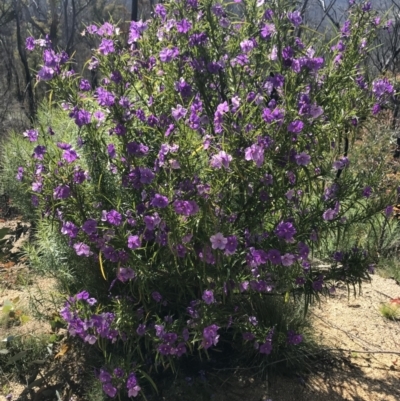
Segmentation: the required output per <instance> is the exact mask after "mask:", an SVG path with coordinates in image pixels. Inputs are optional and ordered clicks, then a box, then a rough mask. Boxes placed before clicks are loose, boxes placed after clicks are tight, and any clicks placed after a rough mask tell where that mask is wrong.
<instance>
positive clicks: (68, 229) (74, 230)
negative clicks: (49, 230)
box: [61, 221, 79, 238]
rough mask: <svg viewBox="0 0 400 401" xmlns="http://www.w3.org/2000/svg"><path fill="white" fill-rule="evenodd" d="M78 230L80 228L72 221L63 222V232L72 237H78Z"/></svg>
mask: <svg viewBox="0 0 400 401" xmlns="http://www.w3.org/2000/svg"><path fill="white" fill-rule="evenodd" d="M78 232H79V228H78V227H77V226H76V225H75V224H74V223H72V222H71V221H67V222H65V223H63V225H62V227H61V234H63V235H68V236H69V237H70V238H76V236H77V235H78Z"/></svg>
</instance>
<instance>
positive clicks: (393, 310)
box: [379, 303, 400, 320]
mask: <svg viewBox="0 0 400 401" xmlns="http://www.w3.org/2000/svg"><path fill="white" fill-rule="evenodd" d="M379 312H380V313H381V315H382V316H383V317H384V318H386V319H389V320H399V319H400V305H398V304H395V303H385V304H382V305H381V306H380V307H379Z"/></svg>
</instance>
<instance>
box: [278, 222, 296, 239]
mask: <svg viewBox="0 0 400 401" xmlns="http://www.w3.org/2000/svg"><path fill="white" fill-rule="evenodd" d="M296 232H297V231H296V228H295V227H294V226H293V224H292V223H290V222H288V221H286V222H285V221H281V222H280V223H279V224H278V225H277V227H276V229H275V234H276V235H277V237H279V238H280V239H283V240H285V241H286V242H293V241H294V238H293V237H294V235H295V234H296Z"/></svg>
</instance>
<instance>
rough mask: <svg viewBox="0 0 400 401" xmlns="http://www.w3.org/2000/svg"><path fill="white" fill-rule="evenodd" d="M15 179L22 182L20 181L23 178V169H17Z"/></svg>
mask: <svg viewBox="0 0 400 401" xmlns="http://www.w3.org/2000/svg"><path fill="white" fill-rule="evenodd" d="M15 178H16V179H17V180H18V181H22V179H23V178H24V168H23V167H18V172H17V175H16V176H15Z"/></svg>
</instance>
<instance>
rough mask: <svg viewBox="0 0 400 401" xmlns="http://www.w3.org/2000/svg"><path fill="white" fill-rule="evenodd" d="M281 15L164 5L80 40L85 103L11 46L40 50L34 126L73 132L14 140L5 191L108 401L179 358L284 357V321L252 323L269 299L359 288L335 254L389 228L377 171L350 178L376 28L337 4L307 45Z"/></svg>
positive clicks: (298, 337)
mask: <svg viewBox="0 0 400 401" xmlns="http://www.w3.org/2000/svg"><path fill="white" fill-rule="evenodd" d="M291 4H292V3H288V2H285V1H281V0H279V1H273V2H265V3H264V1H262V0H258V1H253V0H250V1H247V0H246V1H242V2H239V3H236V4H219V3H215V2H213V1H211V0H185V1H172V2H170V3H167V4H158V5H156V6H155V10H154V18H153V19H152V20H150V21H146V22H143V21H139V22H132V23H131V25H130V29H129V32H123V31H121V30H120V29H119V28H118V27H117V26H114V25H111V24H109V23H105V24H104V25H102V26H94V25H91V26H88V27H87V29H86V30H85V34H86V35H93V36H94V37H95V38H97V42H98V47H97V48H96V49H95V50H94V53H93V56H92V58H91V59H90V60H89V61H88V63H87V68H88V69H89V70H91V71H92V73H95V74H97V76H98V77H99V79H100V81H101V85H100V86H98V87H95V88H92V86H91V84H90V82H89V81H88V80H87V79H85V78H84V77H82V76H80V75H79V74H77V73H75V72H74V71H73V69H72V68H73V63H72V61H70V60H68V57H67V55H66V54H65V53H63V52H57V51H56V49H53V48H52V46H51V43H49V41H48V40H47V39H40V40H35V39H33V38H28V39H27V47H28V48H29V49H30V50H32V51H42V52H43V61H44V65H43V67H42V68H41V69H40V70H39V72H38V79H39V80H42V81H47V82H48V85H49V90H50V96H49V98H50V100H51V101H52V104H51V105H50V106H48V107H49V110H50V111H49V112H50V113H57V115H60V121H67V122H68V121H69V122H71V123H72V126H71V125H70V124H67V123H66V124H65V128H63V126H62V125H60V124H59V126H58V127H57V129H55V128H54V126H49V125H46V124H45V123H43V122H42V123H41V124H38V126H37V127H35V128H33V129H31V130H28V131H26V132H25V133H24V137H25V138H24V140H25V141H26V143H27V144H28V145H27V146H28V147H29V146H30V151H29V152H28V155H29V157H24V158H21V157H20V158H18V161H20V162H21V165H20V166H19V168H18V171H16V173H17V179H18V182H19V184H18V185H19V187H18V188H20V190H21V189H22V188H23V189H24V193H26V194H29V197H30V198H31V202H32V205H33V207H34V208H35V210H36V219H39V220H40V219H45V220H48V221H49V222H51V225H49V224H43V223H41V224H40V225H39V226H40V227H50V226H52V227H53V231H51V232H52V235H58V236H59V237H63V238H64V243H65V244H68V246H69V248H70V250H71V251H72V252H73V253H74V254H75V256H76V257H75V258H71V260H70V263H71V264H74V266H71V270H70V271H69V274H70V275H72V276H73V275H74V273H73V271H74V269H78V268H79V275H78V276H79V278H80V280H82V281H80V282H79V285H80V286H81V288H80V289H81V290H82V291H80V292H79V293H78V294H76V295H74V294H70V295H71V296H70V297H69V298H68V301H67V302H66V304H65V306H64V308H63V309H62V311H61V315H62V317H63V319H64V320H65V321H66V323H67V325H68V329H69V332H70V334H71V335H73V336H78V337H80V338H81V339H82V340H83V341H85V342H87V343H88V344H91V345H97V346H98V347H100V348H101V349H102V350H103V352H104V355H105V357H106V360H105V365H104V367H103V368H102V369H101V370H100V371H99V380H100V381H101V382H102V386H103V390H104V392H105V393H106V394H107V395H108V396H110V397H114V396H115V395H116V394H117V392H120V393H121V394H122V393H125V394H127V395H128V396H129V397H136V396H137V395H138V394H139V393H140V391H141V388H140V385H141V384H140V382H141V379H142V378H143V377H145V378H146V379H147V380H150V381H151V378H150V376H149V374H148V372H150V371H151V367H152V366H156V367H157V366H160V365H162V366H173V365H174V363H175V361H176V360H179V358H182V357H184V356H185V355H187V354H193V355H195V354H199V355H200V356H201V355H203V354H205V355H208V353H209V352H210V350H213V349H216V348H218V347H223V346H225V345H227V344H230V345H232V346H234V347H235V348H236V349H239V350H241V351H240V352H243V353H250V354H253V355H259V356H260V357H262V358H265V359H268V358H270V357H271V355H273V353H274V352H276V351H277V350H279V349H285V348H290V347H301V345H300V343H301V342H302V334H301V333H299V332H297V331H296V330H295V329H296V328H295V327H291V326H290V319H289V320H288V321H287V322H289V323H286V324H285V325H277V324H275V323H274V321H272V320H271V316H270V314H269V313H266V311H268V310H269V308H268V306H269V305H271V303H273V302H275V300H274V299H275V298H276V299H280V300H282V302H285V303H287V304H288V305H293V310H294V309H296V307H295V304H296V303H297V302H298V301H299V300H301V302H304V301H305V302H306V303H308V302H310V301H311V300H312V298H313V297H315V296H318V295H319V294H321V293H324V292H327V291H333V290H334V285H335V282H337V281H342V282H346V283H348V284H352V285H355V284H357V283H360V282H361V280H362V279H364V278H367V277H368V269H369V266H370V264H371V263H372V262H373V260H371V256H370V254H368V253H367V252H366V251H365V250H363V249H361V248H359V247H358V246H357V244H350V243H349V244H346V246H345V249H342V248H341V242H340V238H342V237H343V235H344V234H345V233H346V232H347V230H348V229H349V228H351V227H354V224H355V223H363V224H367V223H368V222H369V221H373V219H375V218H376V216H378V215H380V216H382V215H385V214H386V215H389V214H390V213H391V209H390V207H389V208H388V207H387V205H388V204H390V201H391V199H390V195H387V194H386V193H379V191H378V188H379V187H378V186H377V183H378V180H379V179H380V177H381V175H380V173H379V166H376V167H377V168H375V169H374V170H368V171H363V172H360V171H357V170H356V169H352V164H351V163H352V151H353V148H354V146H353V145H354V140H355V137H356V135H357V133H358V132H359V130H360V128H361V127H362V126H363V123H364V122H365V121H366V120H367V119H368V118H369V116H370V115H371V113H372V114H377V113H378V112H379V110H380V108H381V106H382V105H383V104H384V103H385V102H386V101H387V100H388V98H389V97H390V96H391V95H392V94H393V86H392V85H391V84H390V82H389V81H388V80H386V79H377V80H375V81H373V82H369V81H368V78H367V75H366V72H365V71H364V69H363V65H364V60H365V58H366V56H367V54H368V50H369V46H370V43H372V39H373V38H374V35H375V33H376V30H377V29H381V28H383V23H381V21H380V19H379V17H378V16H377V15H376V14H375V13H374V12H373V11H372V10H371V8H370V4H369V3H365V4H363V5H361V6H356V5H352V6H351V7H350V8H349V11H348V20H346V21H345V23H344V24H343V26H342V27H341V29H340V30H339V31H338V32H337V37H336V38H334V39H333V40H332V41H331V42H330V43H327V44H326V45H318V46H314V45H313V40H312V38H313V36H314V33H313V32H309V31H308V30H307V27H306V26H302V18H301V13H300V12H299V11H297V10H293V8H292V6H291ZM300 34H301V35H302V36H301V38H300V37H299V36H298V35H300ZM35 49H36V50H35ZM61 115H62V116H61ZM61 130H64V131H65V132H60V131H61ZM57 131H58V132H57ZM66 137H68V138H69V139H68V140H67V141H66V140H65V139H62V140H60V139H59V138H66ZM55 138H58V139H55ZM30 155H32V156H30ZM21 160H23V164H22V161H21ZM332 239H333V240H332ZM327 241H329V244H330V245H329V247H330V249H331V248H332V243H334V244H335V245H334V246H333V247H334V248H335V249H333V250H332V252H331V253H330V255H329V258H328V260H327V261H326V262H327V263H324V264H323V266H322V267H321V264H318V263H314V260H313V255H315V254H316V253H318V252H320V251H321V249H323V248H324V247H325V246H326V244H327ZM55 243H57V242H55ZM41 254H43V255H44V254H45V255H48V251H47V250H46V249H43V250H42V251H41V252H37V253H36V254H35V255H36V256H37V257H39V258H40V255H41ZM64 254H66V253H65V252H64ZM75 259H76V260H75ZM67 262H68V261H67ZM63 263H66V262H65V260H63ZM37 264H38V262H37ZM71 272H72V273H71ZM84 277H87V283H86V281H85V279H84ZM95 283H98V284H95ZM74 285H75V287H76V286H77V282H76V281H75V284H74ZM85 285H87V286H86V287H85ZM117 355H118V356H119V362H118V364H119V365H118V366H116V362H115V359H116V356H117ZM121 355H123V358H122V359H121ZM121 360H122V362H121Z"/></svg>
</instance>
